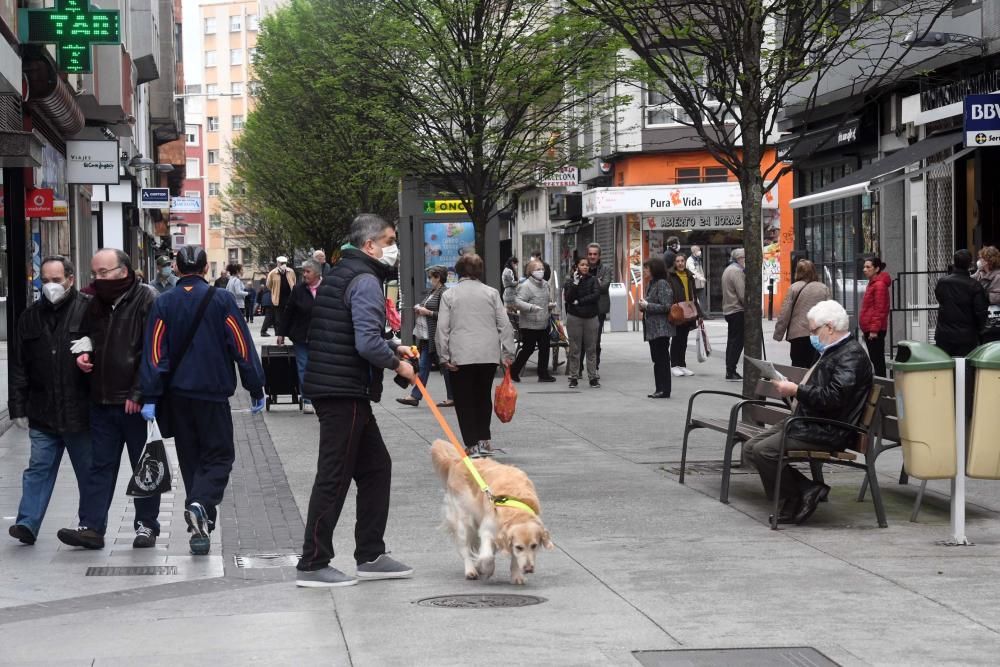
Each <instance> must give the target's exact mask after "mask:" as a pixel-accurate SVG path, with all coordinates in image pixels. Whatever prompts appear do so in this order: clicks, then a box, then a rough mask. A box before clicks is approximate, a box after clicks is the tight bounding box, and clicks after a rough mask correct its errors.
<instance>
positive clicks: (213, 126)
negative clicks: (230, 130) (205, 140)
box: [205, 116, 219, 132]
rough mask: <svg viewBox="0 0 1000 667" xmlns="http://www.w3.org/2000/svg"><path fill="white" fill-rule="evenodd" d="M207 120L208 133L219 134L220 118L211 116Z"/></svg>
mask: <svg viewBox="0 0 1000 667" xmlns="http://www.w3.org/2000/svg"><path fill="white" fill-rule="evenodd" d="M205 120H207V121H208V131H209V132H218V131H219V117H218V116H209V117H208V118H206V119H205Z"/></svg>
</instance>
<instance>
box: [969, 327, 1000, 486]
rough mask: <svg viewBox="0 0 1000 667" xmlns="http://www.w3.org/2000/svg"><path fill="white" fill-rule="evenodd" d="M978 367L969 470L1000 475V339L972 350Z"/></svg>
mask: <svg viewBox="0 0 1000 667" xmlns="http://www.w3.org/2000/svg"><path fill="white" fill-rule="evenodd" d="M968 359H969V363H970V364H971V365H972V367H973V368H974V369H976V371H975V372H976V392H975V394H974V396H975V398H974V402H973V404H972V427H971V430H970V432H969V456H968V462H967V464H966V472H967V473H968V475H969V477H976V478H978V479H1000V342H994V343H987V344H986V345H980V346H979V347H977V348H976V349H975V350H973V351H972V352H970V353H969V357H968Z"/></svg>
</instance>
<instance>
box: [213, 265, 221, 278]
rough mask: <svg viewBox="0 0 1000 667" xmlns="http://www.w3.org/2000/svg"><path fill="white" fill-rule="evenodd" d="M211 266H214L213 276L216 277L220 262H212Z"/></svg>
mask: <svg viewBox="0 0 1000 667" xmlns="http://www.w3.org/2000/svg"><path fill="white" fill-rule="evenodd" d="M211 266H212V277H213V278H214V277H216V276H217V275H219V263H218V262H212V263H211Z"/></svg>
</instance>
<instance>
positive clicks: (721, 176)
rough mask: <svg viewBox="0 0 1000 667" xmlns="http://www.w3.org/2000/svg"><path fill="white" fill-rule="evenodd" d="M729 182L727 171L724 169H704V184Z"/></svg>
mask: <svg viewBox="0 0 1000 667" xmlns="http://www.w3.org/2000/svg"><path fill="white" fill-rule="evenodd" d="M728 180H729V170H728V169H726V168H725V167H705V177H704V179H703V182H704V183H725V182H726V181H728Z"/></svg>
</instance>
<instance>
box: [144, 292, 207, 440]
mask: <svg viewBox="0 0 1000 667" xmlns="http://www.w3.org/2000/svg"><path fill="white" fill-rule="evenodd" d="M215 290H216V288H215V287H209V288H208V292H206V293H205V296H203V297H202V299H201V303H199V304H198V310H197V311H196V312H195V314H194V320H192V322H191V328H190V329H189V330H188V332H187V334H186V335H185V336H184V340H183V341H181V344H180V347H178V348H177V356H176V357H175V356H173V355H171V358H170V368H171V371H170V373H169V374H168V375H167V376H166V377H165V378H163V393H162V394H161V395H160V400H158V401H157V402H156V423H157V424H159V426H160V433H161V434H162V435H163V437H164V438H172V437H174V419H175V415H174V410H173V406H172V404H171V399H170V383H171V382H172V381H173V379H174V373H175V372H177V369H178V368H180V367H181V361H183V360H184V355H185V354H187V351H188V348H189V347H191V341H193V340H194V335H195V333H197V332H198V326H199V325H200V324H201V321H202V319H203V318H204V316H205V309H206V308H208V304H209V302H210V301H211V300H212V297H213V296H214V295H215Z"/></svg>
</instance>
